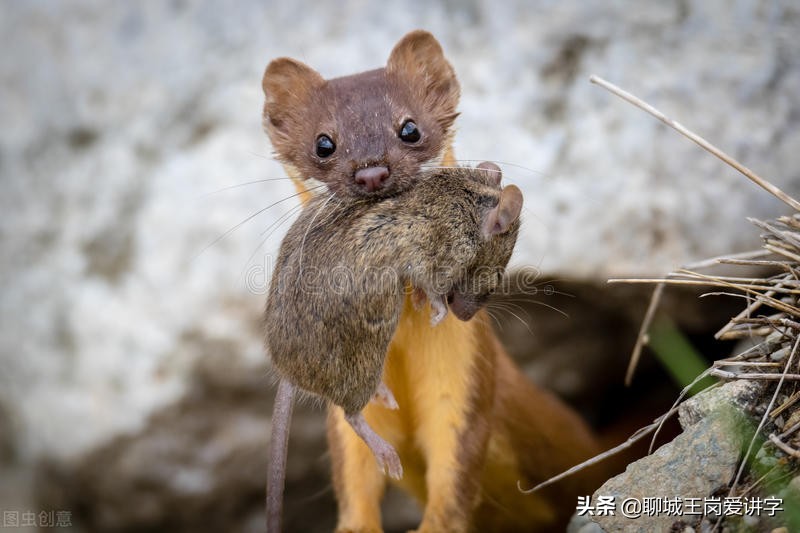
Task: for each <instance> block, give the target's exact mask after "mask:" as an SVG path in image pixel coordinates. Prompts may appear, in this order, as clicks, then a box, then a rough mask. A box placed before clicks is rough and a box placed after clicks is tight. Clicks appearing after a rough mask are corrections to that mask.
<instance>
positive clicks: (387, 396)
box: [372, 381, 400, 410]
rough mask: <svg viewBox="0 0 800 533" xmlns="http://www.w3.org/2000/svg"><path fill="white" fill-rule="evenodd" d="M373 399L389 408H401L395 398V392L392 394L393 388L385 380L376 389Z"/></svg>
mask: <svg viewBox="0 0 800 533" xmlns="http://www.w3.org/2000/svg"><path fill="white" fill-rule="evenodd" d="M372 401H373V402H375V403H377V404H378V405H382V406H383V407H385V408H387V409H391V410H395V409H399V408H400V406H398V405H397V400H395V399H394V394H392V391H391V389H390V388H389V387H387V386H386V383H384V382H383V381H381V384H380V385H378V390H376V391H375V395H374V396H373V397H372Z"/></svg>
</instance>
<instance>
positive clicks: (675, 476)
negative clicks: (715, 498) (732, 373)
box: [593, 380, 761, 533]
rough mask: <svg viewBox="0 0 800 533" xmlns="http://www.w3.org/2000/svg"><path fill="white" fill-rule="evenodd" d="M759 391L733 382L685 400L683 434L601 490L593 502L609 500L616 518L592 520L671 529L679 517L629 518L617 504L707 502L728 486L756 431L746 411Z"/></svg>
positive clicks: (638, 531) (644, 530)
mask: <svg viewBox="0 0 800 533" xmlns="http://www.w3.org/2000/svg"><path fill="white" fill-rule="evenodd" d="M760 390H761V387H760V386H754V384H753V383H752V382H746V381H744V380H742V381H735V382H731V383H727V384H725V385H723V386H721V387H717V388H714V389H711V390H708V391H705V392H703V393H701V394H698V395H697V396H695V397H694V398H692V399H691V400H689V401H687V402H685V404H684V405H685V407H683V406H682V408H681V424H682V426H683V427H684V432H683V433H681V434H680V435H679V436H678V437H676V438H675V439H674V440H673V441H672V442H670V443H668V444H665V445H664V446H662V447H660V448H659V449H658V450H656V451H655V452H654V453H653V454H652V455H650V456H648V457H645V458H643V459H641V460H639V461H636V462H634V463H632V464H630V465H629V466H628V468H627V469H626V470H625V472H624V473H622V474H620V475H619V476H616V477H614V478H612V479H610V480H609V481H607V482H606V483H605V484H604V485H603V486H602V487H600V488H599V489H598V490H597V492H595V494H594V497H593V499H594V500H597V499H598V497H599V496H612V497H614V499H615V501H616V502H617V512H616V514H615V516H595V517H594V520H595V521H596V522H597V523H599V524H600V525H601V526H602V527H603V528H604V529H605V530H606V531H609V532H617V531H621V532H625V533H648V532H664V533H667V532H669V531H671V528H672V527H673V524H674V523H676V522H679V521H681V520H682V517H681V516H670V515H668V514H665V513H660V514H656V515H655V516H641V517H639V518H636V519H630V518H626V517H625V516H623V515H622V513H621V512H620V504H621V502H622V501H624V500H625V499H626V498H636V499H638V500H639V501H642V499H643V498H675V497H680V498H682V499H684V500H685V499H686V498H706V497H708V496H710V495H712V494H713V493H714V492H716V491H717V490H719V489H721V488H724V487H726V486H728V484H729V483H730V482H731V480H732V479H733V477H734V475H735V473H736V470H737V468H738V465H739V457H740V454H741V450H742V449H743V446H745V445H746V442H747V438H746V437H747V436H748V435H751V434H752V431H753V429H754V427H755V422H753V421H752V420H751V419H750V417H748V416H747V415H746V413H745V409H747V407H748V406H749V405H751V404H752V402H754V401H755V399H757V398H758V396H759V394H760Z"/></svg>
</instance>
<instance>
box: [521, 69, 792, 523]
mask: <svg viewBox="0 0 800 533" xmlns="http://www.w3.org/2000/svg"><path fill="white" fill-rule="evenodd" d="M591 81H592V82H593V83H596V84H598V85H600V86H602V87H604V88H606V89H608V90H609V91H611V92H612V93H614V94H616V95H618V96H620V97H621V98H623V99H625V100H626V101H628V102H631V103H632V104H634V105H636V106H637V107H639V108H641V109H643V110H645V111H647V112H648V113H650V114H652V115H653V116H655V117H656V118H657V119H658V120H660V121H662V122H663V123H665V124H667V125H668V126H670V127H671V128H673V129H675V130H677V131H678V132H680V133H681V134H683V135H685V136H686V137H688V138H689V139H691V140H692V141H694V142H695V143H697V144H698V145H700V146H701V147H703V148H704V149H706V150H708V151H709V152H711V153H712V154H714V155H715V156H717V157H719V158H720V159H722V160H723V161H725V162H726V163H727V164H729V165H731V166H732V167H733V168H736V169H737V170H739V171H740V172H741V173H742V174H744V175H745V176H746V177H747V178H748V179H750V180H752V181H753V182H754V183H756V184H758V185H759V186H760V187H762V188H763V189H765V190H766V191H768V192H769V193H770V194H772V195H774V196H775V197H776V198H778V199H780V200H781V201H783V202H784V203H786V204H787V205H789V206H790V207H791V208H792V209H793V210H795V211H797V212H796V213H794V214H792V215H787V216H781V217H778V218H776V219H774V220H769V221H762V220H755V219H749V220H750V222H752V223H753V224H754V225H755V226H756V227H757V228H758V229H760V230H761V231H762V235H761V237H762V241H763V246H762V248H761V249H759V250H755V251H752V252H748V253H744V254H736V255H730V256H724V257H715V258H712V259H708V260H705V261H702V262H699V263H696V264H693V265H688V266H686V267H684V268H681V269H679V270H677V271H675V272H671V273H669V274H668V275H666V276H665V277H664V278H658V279H614V280H610V281H609V282H611V283H650V284H655V290H654V292H653V296H652V298H651V301H650V305H649V307H648V309H647V312H646V314H645V317H644V321H643V323H642V327H641V329H640V333H639V337H638V339H637V342H636V345H635V347H634V350H633V354H632V356H631V361H630V365H629V368H628V372H627V374H626V383H630V382H631V380H632V379H633V376H634V372H635V369H636V366H637V363H638V361H639V358H640V356H641V353H642V350H643V348H644V347H645V346H647V344H648V333H647V332H648V331H649V329H650V325H651V323H652V321H653V319H654V317H655V315H656V311H657V309H658V306H659V302H660V300H661V296H662V294H663V291H664V290H665V287H667V286H668V285H698V286H703V287H708V288H709V289H711V291H710V292H708V293H707V294H705V295H704V296H708V295H728V296H733V297H736V298H742V299H743V300H744V301H745V305H744V309H743V310H742V311H741V312H740V313H739V314H738V315H736V316H735V317H733V318H732V319H731V320H730V321H729V322H728V324H727V325H725V326H724V327H723V328H722V329H721V330H720V331H719V332H717V334H716V335H715V336H716V338H718V339H724V340H730V339H749V340H750V341H751V342H752V343H753V345H752V346H751V347H750V348H748V349H747V350H745V351H744V352H742V353H740V354H738V355H736V356H733V357H730V358H727V359H723V360H718V361H715V362H714V364H713V365H712V366H711V367H710V368H708V369H706V371H705V372H703V373H702V374H701V375H700V376H698V378H697V379H696V380H695V383H696V382H697V381H699V380H701V379H702V378H704V377H706V376H708V375H711V376H715V377H717V378H719V379H721V380H736V379H747V380H759V381H762V382H764V383H765V385H766V386H767V387H769V388H770V390H772V394H771V396H770V399H769V402H768V404H767V405H766V406H765V408H764V415H763V417H762V418H761V419H760V421H759V424H758V428H757V430H756V432H755V434H754V436H753V438H752V439H751V440H750V442H749V444H748V448H747V451H746V453H745V454H744V457H743V459H742V461H741V464H740V467H739V469H738V471H737V474H736V477H735V479H734V480H733V483H732V484H731V487H730V489H729V490H730V493H729V494H730V495H735V494H740V495H742V494H747V493H749V492H751V491H753V490H755V489H756V488H757V487H758V486H759V484H760V483H762V482H763V479H764V477H765V476H762V477H761V478H758V479H756V476H754V475H751V476H750V478H749V479H748V482H747V484H746V486H741V485H740V483H742V482H743V480H745V479H746V478H745V473H746V467H747V465H748V464H749V460H750V458H752V456H753V454H754V449H756V448H758V447H759V446H757V443H759V442H764V440H765V441H766V442H767V443H768V444H766V445H768V446H770V445H771V446H774V447H775V448H777V449H778V450H780V451H781V452H783V453H784V454H786V456H787V457H788V458H790V459H797V458H800V385H798V382H800V368H799V367H798V359H800V358H798V357H797V351H798V346H800V202H798V201H797V200H795V199H794V198H792V197H790V196H789V195H787V194H786V193H785V192H783V191H781V190H780V189H778V188H777V187H775V186H774V185H773V184H771V183H770V182H768V181H767V180H765V179H763V178H761V177H760V176H758V175H757V174H755V173H754V172H753V171H751V170H750V169H748V168H747V167H745V166H744V165H741V164H740V163H738V162H737V161H735V160H734V159H733V158H731V157H730V156H728V155H727V154H725V153H724V152H722V151H721V150H720V149H718V148H716V147H715V146H713V145H711V144H710V143H709V142H708V141H706V140H705V139H703V138H702V137H700V136H698V135H696V134H695V133H693V132H691V131H689V130H688V129H687V128H685V127H684V126H682V125H681V124H679V123H677V122H675V121H674V120H672V119H670V118H668V117H666V116H665V115H664V114H663V113H661V112H660V111H658V110H657V109H655V108H654V107H652V106H650V105H649V104H646V103H645V102H643V101H641V100H640V99H638V98H636V97H635V96H633V95H631V94H630V93H627V92H625V91H623V90H622V89H620V88H618V87H616V86H614V85H613V84H611V83H609V82H607V81H605V80H602V79H600V78H597V77H595V76H592V78H591ZM718 265H735V266H739V267H742V268H743V269H746V271H747V272H752V271H754V270H756V271H758V272H763V273H764V275H763V277H749V276H748V277H732V276H721V275H714V274H705V273H703V272H701V271H706V270H708V269H710V268H712V267H714V266H718ZM692 385H693V384H692ZM692 385H689V386H687V387H686V388H685V389H684V390H683V391H682V393H681V394H680V396H679V397H678V399H677V400H676V401H675V403H674V404H673V406H672V408H671V409H670V410H669V411H668V412H667V413H665V414H664V415H662V416H661V417H659V418H658V419H656V420H655V421H654V422H653V423H652V424H650V425H649V426H647V427H645V428H642V429H640V430H639V431H638V432H637V433H635V434H634V435H633V436H631V437H630V438H629V439H628V440H627V441H626V442H624V443H622V444H620V445H619V446H617V447H615V448H613V449H611V450H609V451H607V452H605V453H603V454H601V455H599V456H597V457H595V458H593V459H590V460H589V461H586V462H584V463H582V464H580V465H577V466H576V467H574V468H572V469H570V470H568V471H567V472H564V473H562V474H560V475H558V476H556V477H554V478H552V479H549V480H547V481H545V482H544V483H541V484H539V485H538V486H536V487H533V488H532V489H529V490H528V491H526V492H532V491H535V490H538V489H539V488H542V487H544V486H547V485H550V484H552V483H554V482H556V481H558V480H560V479H562V478H564V477H566V476H569V475H571V474H572V473H575V472H577V471H579V470H582V469H583V468H586V467H587V466H590V465H592V464H595V463H597V462H599V461H602V460H604V459H605V458H607V457H609V456H610V455H613V454H616V453H618V452H620V451H622V450H624V449H626V448H629V447H630V446H632V445H633V444H634V443H635V442H637V441H639V440H641V439H643V438H645V437H646V436H648V435H652V441H651V449H652V443H653V442H655V438H656V436H657V434H658V430H659V429H660V427H661V425H662V424H663V422H664V421H665V420H666V419H667V418H668V417H670V416H672V415H673V414H675V413H676V412H677V410H678V405H679V404H680V403H681V402H682V401H683V399H684V398H685V397H686V395H687V393H688V391H689V390H690V389H691V387H692ZM767 427H768V428H774V431H772V432H770V433H769V435H763V430H764V428H767ZM795 469H796V468H792V471H794V470H795ZM521 490H522V489H521ZM717 526H719V523H718V524H717Z"/></svg>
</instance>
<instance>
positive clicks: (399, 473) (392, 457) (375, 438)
mask: <svg viewBox="0 0 800 533" xmlns="http://www.w3.org/2000/svg"><path fill="white" fill-rule="evenodd" d="M344 418H345V420H347V422H348V423H349V424H350V427H352V428H353V431H355V432H356V435H358V436H359V437H361V440H363V441H364V442H365V443H366V445H367V446H369V449H370V451H371V452H372V455H374V456H375V459H376V460H377V461H378V467H379V468H380V469H381V470H382V471H383V473H384V474H388V475H389V476H391V477H392V478H394V479H401V478H402V477H403V465H402V464H400V456H399V455H397V451H395V449H394V447H393V446H392V445H391V444H389V443H388V442H386V441H385V440H383V439H382V438H381V436H380V435H378V434H377V433H375V431H374V430H373V429H372V428H371V427H370V425H369V424H368V423H367V420H366V419H365V418H364V415H363V414H361V413H354V414H349V415H347V414H346V415H345V416H344Z"/></svg>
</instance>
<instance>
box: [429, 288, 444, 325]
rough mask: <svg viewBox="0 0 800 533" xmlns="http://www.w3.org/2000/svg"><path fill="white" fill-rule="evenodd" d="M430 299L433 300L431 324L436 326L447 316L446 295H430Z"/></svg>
mask: <svg viewBox="0 0 800 533" xmlns="http://www.w3.org/2000/svg"><path fill="white" fill-rule="evenodd" d="M428 299H429V300H430V302H431V326H436V325H437V324H439V323H440V322H441V321H442V320H444V317H446V316H447V303H446V302H445V299H444V296H436V297H432V296H430V295H428Z"/></svg>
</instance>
